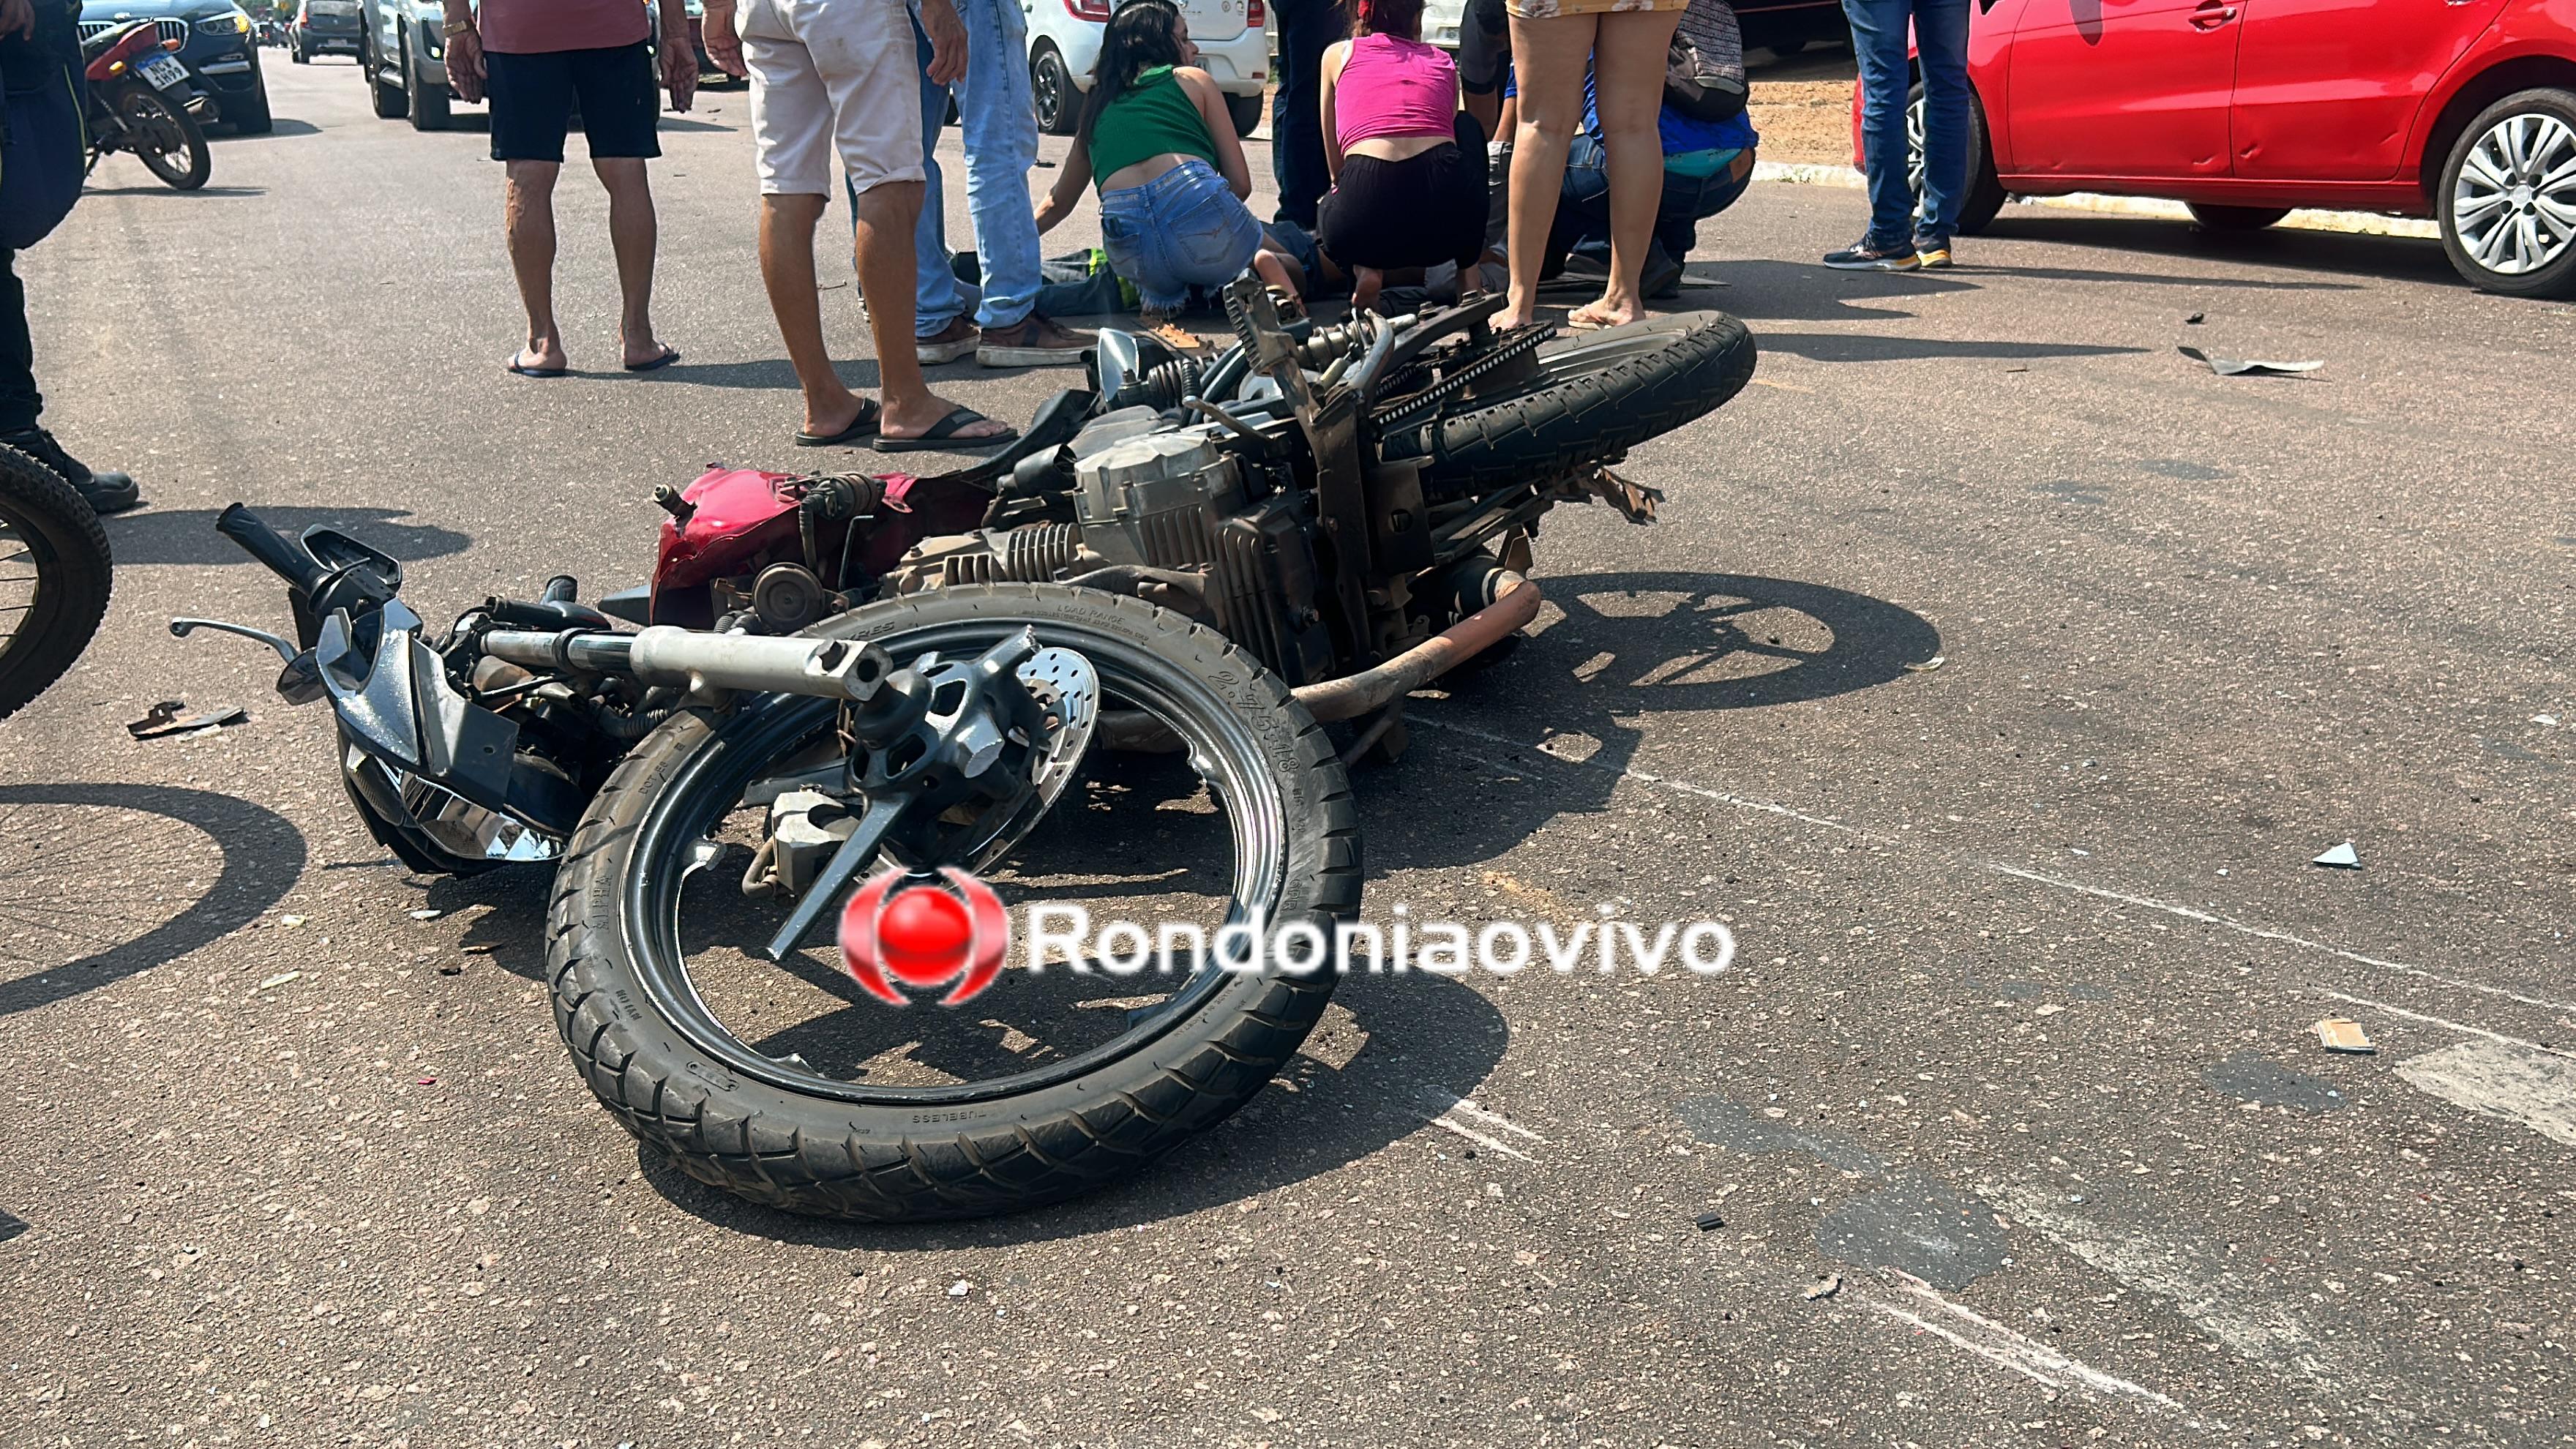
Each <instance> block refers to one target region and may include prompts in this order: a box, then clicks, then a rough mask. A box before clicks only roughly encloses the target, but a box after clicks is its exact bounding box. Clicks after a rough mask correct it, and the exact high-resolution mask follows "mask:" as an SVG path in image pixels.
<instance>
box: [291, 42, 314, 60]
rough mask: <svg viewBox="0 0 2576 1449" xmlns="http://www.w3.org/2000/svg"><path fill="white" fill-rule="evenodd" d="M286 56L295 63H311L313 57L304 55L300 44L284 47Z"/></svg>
mask: <svg viewBox="0 0 2576 1449" xmlns="http://www.w3.org/2000/svg"><path fill="white" fill-rule="evenodd" d="M286 58H287V59H288V60H290V61H293V62H294V63H295V64H297V65H311V64H312V63H313V57H311V56H309V55H306V54H305V53H304V47H303V46H300V45H290V46H288V47H287V48H286Z"/></svg>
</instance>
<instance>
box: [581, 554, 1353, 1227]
mask: <svg viewBox="0 0 2576 1449" xmlns="http://www.w3.org/2000/svg"><path fill="white" fill-rule="evenodd" d="M1042 591H1044V592H1052V593H1055V594H1057V595H1064V594H1068V593H1075V594H1080V595H1082V596H1083V598H1082V604H1083V605H1085V606H1088V607H1092V608H1097V609H1104V610H1108V611H1110V613H1111V614H1112V615H1113V616H1114V617H1115V618H1116V619H1117V620H1118V621H1119V622H1120V623H1121V624H1123V625H1124V626H1125V629H1124V632H1126V633H1129V634H1131V635H1132V634H1134V633H1136V632H1138V631H1140V630H1150V631H1151V632H1152V633H1153V634H1154V635H1155V636H1156V637H1157V640H1158V642H1159V643H1161V644H1163V645H1164V646H1165V647H1172V646H1178V648H1180V649H1182V650H1185V651H1186V652H1187V654H1188V655H1189V656H1190V657H1191V658H1192V660H1193V664H1194V666H1195V667H1196V668H1198V669H1200V670H1201V671H1202V672H1205V671H1209V670H1217V669H1222V670H1224V671H1227V672H1229V673H1231V674H1233V675H1234V676H1235V677H1236V678H1237V679H1238V680H1242V679H1249V680H1252V681H1256V682H1257V684H1258V686H1259V688H1260V690H1261V692H1262V695H1263V698H1264V700H1265V702H1266V705H1267V708H1265V709H1262V710H1257V711H1256V710H1250V709H1247V710H1246V711H1245V718H1246V720H1247V722H1249V723H1252V724H1254V725H1255V726H1256V727H1257V728H1258V729H1259V730H1261V731H1262V732H1263V733H1264V734H1265V736H1270V735H1272V732H1276V731H1284V732H1285V736H1286V738H1285V739H1284V740H1280V739H1277V738H1275V737H1273V738H1271V740H1270V743H1269V744H1268V745H1266V746H1265V748H1264V752H1265V754H1267V755H1269V756H1270V757H1271V758H1273V760H1274V761H1275V764H1276V767H1278V768H1282V769H1283V770H1284V769H1288V768H1293V769H1296V770H1299V771H1302V772H1304V775H1305V777H1306V778H1307V779H1309V780H1312V781H1314V782H1315V785H1316V788H1314V789H1311V790H1303V791H1301V790H1294V789H1290V790H1283V791H1282V795H1283V810H1284V811H1285V815H1284V819H1283V824H1284V825H1285V827H1286V833H1287V837H1288V843H1289V849H1290V863H1291V867H1292V868H1291V876H1292V880H1291V882H1290V887H1289V888H1290V890H1291V891H1292V893H1293V892H1295V891H1296V889H1297V883H1296V881H1295V879H1294V878H1293V877H1295V876H1296V875H1297V874H1298V872H1297V870H1296V869H1295V866H1296V862H1297V861H1298V860H1300V859H1306V860H1309V861H1311V862H1313V863H1314V869H1313V870H1312V871H1311V880H1310V883H1309V884H1308V885H1307V887H1306V889H1305V891H1304V892H1303V894H1302V903H1299V904H1297V905H1295V907H1294V909H1296V910H1298V911H1301V912H1304V913H1306V914H1308V915H1310V916H1316V917H1323V918H1326V919H1328V920H1334V921H1338V920H1349V919H1352V918H1354V917H1356V916H1357V914H1358V912H1359V902H1360V887H1361V879H1362V873H1361V865H1360V849H1359V815H1358V809H1357V805H1356V803H1355V801H1354V799H1353V797H1352V794H1351V790H1350V784H1349V779H1348V777H1347V776H1346V775H1345V774H1344V773H1343V771H1342V770H1341V767H1340V763H1339V761H1338V759H1337V758H1336V757H1335V754H1334V750H1333V746H1332V743H1331V741H1330V740H1329V739H1328V738H1327V737H1326V735H1325V733H1324V729H1323V726H1322V725H1320V724H1318V723H1317V722H1316V721H1315V720H1314V719H1313V718H1312V717H1311V716H1310V715H1308V714H1307V713H1306V712H1305V711H1304V710H1302V709H1300V708H1298V706H1297V705H1296V703H1295V702H1294V700H1292V699H1291V698H1290V697H1289V694H1288V689H1287V686H1286V685H1285V684H1284V683H1282V682H1281V681H1280V680H1279V679H1278V677H1277V676H1276V675H1273V674H1271V673H1269V672H1268V671H1267V670H1264V669H1263V668H1262V667H1261V666H1260V665H1259V663H1258V662H1257V661H1255V660H1254V659H1253V658H1252V657H1251V656H1250V655H1248V654H1246V653H1245V652H1244V651H1243V650H1242V649H1240V648H1238V647H1237V646H1235V645H1234V644H1233V643H1232V642H1230V641H1228V640H1227V639H1226V638H1225V637H1224V636H1223V635H1221V634H1219V633H1217V632H1216V631H1215V630H1212V629H1209V628H1207V627H1206V626H1204V625H1201V624H1198V623H1195V622H1192V621H1191V620H1189V619H1186V618H1184V617H1183V616H1181V615H1179V614H1176V613H1172V612H1170V611H1168V610H1164V609H1160V608H1157V607H1155V606H1153V605H1150V604H1147V603H1145V602H1143V601H1142V600H1138V599H1134V598H1129V597H1125V596H1122V595H1116V594H1110V593H1107V592H1104V591H1099V590H1089V589H1083V590H1068V589H1065V588H1063V587H1062V586H1054V585H1030V584H991V585H970V586H961V587H957V588H950V589H941V590H937V591H935V593H933V594H930V595H923V596H918V597H917V599H916V600H915V601H914V602H915V603H918V602H920V601H921V600H929V601H932V602H931V607H940V606H942V605H945V606H949V607H955V608H959V609H964V610H971V609H972V608H975V607H979V606H981V607H986V608H989V610H990V612H991V613H993V614H995V615H999V616H1004V617H1014V618H1016V617H1030V616H1033V615H1032V613H1031V610H1032V608H1033V606H1034V605H1035V603H1036V601H1037V599H1038V596H1039V595H1040V594H1041V592H1042ZM940 596H946V597H945V598H941V597H940ZM844 617H848V616H844ZM829 631H830V625H829V624H828V623H827V624H826V625H824V626H822V628H821V629H818V630H816V631H814V632H829ZM712 728H713V726H712V725H711V723H710V722H709V720H708V718H707V717H706V716H704V715H702V714H696V713H692V714H687V715H682V716H679V717H677V718H675V719H674V720H672V721H671V722H669V723H667V724H665V725H664V726H662V728H661V729H659V730H657V731H655V733H654V734H652V735H651V736H649V737H647V738H646V739H645V740H644V742H643V743H642V744H640V745H639V746H638V747H637V748H636V749H635V751H634V752H633V753H631V754H630V755H628V756H627V758H626V759H625V761H624V762H623V763H621V764H620V765H619V766H618V768H617V770H616V771H615V773H614V774H612V775H611V776H610V778H609V780H608V783H607V784H606V785H605V786H603V787H602V788H601V791H600V793H599V796H598V797H597V799H595V800H594V801H593V802H592V804H591V807H590V809H589V811H588V812H587V813H586V814H585V816H584V817H583V820H582V823H581V826H580V827H579V828H578V829H577V830H576V831H575V832H574V834H573V837H572V839H571V841H570V842H569V843H568V845H567V848H566V851H565V856H564V860H563V863H562V866H561V868H560V869H559V870H558V871H557V873H556V876H555V888H554V895H553V900H552V903H551V906H550V909H549V911H548V927H547V968H548V970H547V975H548V980H549V983H550V987H551V994H552V996H553V999H554V1006H555V1017H556V1024H557V1026H558V1028H559V1029H560V1031H561V1033H562V1035H563V1039H564V1044H565V1046H566V1047H567V1048H568V1049H569V1050H570V1052H571V1054H572V1058H573V1061H574V1064H575V1066H576V1067H577V1068H578V1069H579V1071H580V1073H581V1075H582V1077H583V1079H584V1080H585V1081H586V1082H587V1083H588V1085H589V1086H590V1088H591V1091H592V1092H593V1093H594V1094H595V1095H597V1096H598V1098H599V1100H600V1101H601V1103H602V1104H603V1105H605V1106H606V1107H607V1108H608V1109H609V1111H610V1112H611V1113H612V1114H614V1115H615V1116H616V1117H617V1118H618V1119H619V1120H620V1121H621V1122H623V1123H624V1124H625V1126H626V1127H627V1129H628V1130H629V1131H631V1132H633V1133H634V1134H635V1136H636V1137H637V1138H638V1139H640V1140H642V1141H643V1142H644V1143H645V1144H647V1146H648V1147H651V1148H656V1149H659V1150H660V1151H662V1152H665V1153H667V1154H669V1156H670V1158H671V1159H672V1161H673V1162H674V1163H675V1164H676V1165H677V1166H678V1167H679V1168H680V1170H681V1171H683V1172H685V1173H686V1174H687V1175H688V1176H690V1177H692V1178H694V1179H696V1180H698V1181H700V1182H703V1183H706V1184H708V1185H709V1186H712V1187H716V1188H720V1189H722V1190H724V1191H726V1192H730V1193H733V1194H735V1195H737V1196H739V1197H742V1198H745V1199H748V1200H750V1201H752V1202H755V1203H760V1204H763V1205H765V1206H769V1207H773V1208H778V1209H781V1210H784V1211H787V1212H792V1213H801V1214H807V1215H811V1216H819V1217H834V1218H846V1219H861V1220H870V1221H881V1222H920V1221H932V1220H939V1219H949V1218H964V1217H979V1216H984V1215H988V1214H992V1213H997V1212H1009V1211H1016V1210H1020V1209H1024V1208H1030V1207H1036V1206H1040V1205H1043V1204H1046V1203H1050V1202H1056V1201H1059V1200H1062V1199H1065V1198H1068V1197H1072V1196H1075V1195H1077V1194H1080V1193H1083V1192H1088V1191H1090V1190H1092V1189H1094V1188H1097V1187H1099V1186H1101V1185H1103V1184H1105V1183H1108V1182H1110V1181H1112V1180H1114V1179H1117V1178H1119V1177H1123V1176H1125V1175H1127V1174H1129V1173H1132V1172H1133V1171H1135V1170H1136V1169H1137V1168H1138V1167H1140V1166H1143V1165H1145V1164H1146V1163H1149V1162H1151V1161H1153V1160H1154V1159H1155V1158H1157V1157H1160V1156H1161V1155H1163V1154H1164V1153H1166V1152H1168V1151H1170V1150H1172V1149H1173V1148H1175V1147H1177V1146H1179V1145H1180V1144H1181V1143H1183V1142H1185V1141H1187V1140H1188V1139H1190V1138H1191V1137H1193V1136H1196V1135H1197V1134H1199V1133H1201V1132H1204V1131H1206V1130H1207V1129H1208V1128H1210V1127H1213V1126H1214V1125H1216V1124H1217V1123H1218V1122H1220V1121H1222V1120H1223V1119H1224V1118H1226V1117H1227V1116H1229V1115H1231V1114H1232V1113H1233V1112H1234V1111H1235V1110H1236V1109H1238V1108H1240V1107H1242V1106H1243V1105H1244V1104H1245V1103H1246V1102H1248V1101H1250V1100H1251V1099H1252V1098H1253V1097H1254V1096H1255V1095H1257V1094H1258V1093H1259V1092H1260V1091H1261V1090H1262V1088H1263V1087H1265V1086H1267V1085H1268V1084H1269V1082H1270V1080H1271V1078H1272V1077H1273V1076H1274V1075H1276V1074H1277V1072H1278V1071H1279V1069H1280V1068H1281V1067H1283V1066H1284V1065H1285V1064H1286V1063H1287V1061H1288V1059H1289V1058H1290V1056H1291V1055H1293V1054H1294V1053H1295V1052H1296V1050H1297V1048H1298V1046H1299V1044H1301V1043H1302V1042H1303V1041H1304V1040H1305V1038H1306V1034H1307V1033H1308V1032H1309V1031H1311V1030H1312V1029H1313V1027H1314V1024H1315V1022H1316V1020H1317V1019H1318V1018H1319V1017H1320V1016H1321V1015H1322V1013H1323V1009H1324V1005H1325V1002H1326V999H1327V998H1328V997H1329V996H1330V995H1331V993H1332V989H1333V985H1334V979H1333V977H1332V976H1331V975H1330V974H1329V973H1319V974H1318V975H1317V976H1314V977H1307V978H1299V977H1291V976H1270V977H1247V978H1245V981H1246V983H1247V985H1246V986H1245V987H1244V988H1243V993H1242V995H1240V996H1238V997H1235V998H1233V999H1232V1001H1231V1002H1230V1001H1228V999H1226V998H1219V1000H1218V1001H1216V1002H1212V1003H1210V1005H1209V1006H1208V1007H1205V1008H1202V1009H1201V1012H1200V1014H1199V1016H1198V1018H1197V1019H1195V1020H1193V1021H1190V1022H1187V1023H1184V1024H1182V1025H1181V1026H1179V1027H1177V1028H1175V1032H1176V1033H1188V1034H1191V1035H1192V1036H1193V1037H1194V1038H1195V1039H1196V1040H1195V1045H1194V1046H1192V1047H1191V1048H1189V1049H1188V1050H1187V1051H1186V1053H1185V1054H1184V1055H1183V1056H1182V1057H1180V1058H1179V1059H1178V1060H1177V1061H1176V1062H1175V1063H1174V1064H1172V1065H1167V1066H1166V1067H1164V1068H1162V1069H1161V1070H1160V1071H1159V1072H1157V1073H1155V1074H1153V1075H1152V1076H1150V1077H1145V1076H1143V1075H1142V1074H1140V1073H1135V1072H1134V1071H1133V1069H1132V1068H1131V1069H1130V1074H1131V1075H1134V1076H1136V1077H1137V1078H1138V1079H1137V1080H1135V1081H1133V1082H1132V1083H1130V1084H1128V1085H1126V1086H1124V1087H1123V1088H1121V1089H1119V1090H1115V1091H1106V1090H1104V1091H1099V1092H1090V1091H1089V1090H1088V1089H1089V1087H1090V1086H1091V1085H1092V1084H1093V1083H1095V1082H1096V1081H1097V1080H1098V1079H1099V1078H1100V1077H1102V1076H1104V1075H1107V1074H1109V1073H1112V1072H1115V1071H1117V1070H1118V1068H1119V1067H1120V1066H1122V1065H1125V1063H1124V1061H1123V1060H1122V1061H1121V1062H1113V1063H1111V1064H1108V1065H1107V1066H1104V1067H1103V1068H1102V1069H1100V1071H1098V1072H1095V1073H1093V1074H1092V1075H1091V1076H1087V1077H1084V1078H1079V1079H1076V1080H1075V1081H1074V1082H1071V1083H1064V1084H1059V1085H1057V1086H1053V1087H1048V1088H1041V1089H1039V1090H1038V1091H1037V1092H1035V1093H1032V1094H1030V1095H1031V1096H1032V1097H1033V1098H1036V1099H1039V1100H1040V1101H1043V1100H1045V1099H1048V1098H1051V1097H1059V1096H1063V1095H1067V1094H1071V1095H1083V1096H1087V1098H1088V1100H1086V1101H1084V1102H1082V1103H1081V1104H1079V1105H1077V1106H1072V1107H1058V1108H1054V1109H1052V1110H1048V1109H1041V1108H1039V1107H1038V1106H1037V1105H1036V1103H1035V1102H1032V1103H1030V1104H1029V1106H1027V1107H1026V1108H1023V1109H1021V1110H1019V1111H1017V1112H1000V1113H991V1114H987V1117H988V1120H986V1121H984V1122H981V1123H978V1124H974V1125H970V1126H968V1127H965V1128H963V1129H960V1130H956V1131H953V1132H951V1131H942V1130H939V1129H937V1128H932V1129H929V1130H923V1129H921V1128H919V1127H917V1126H912V1125H910V1124H908V1123H904V1120H903V1119H906V1118H908V1117H912V1116H914V1115H916V1114H915V1113H913V1112H911V1111H910V1110H909V1109H906V1108H903V1107H890V1106H869V1105H861V1104H855V1103H849V1102H842V1101H837V1100H831V1099H825V1098H820V1097H814V1096H801V1095H798V1094H795V1093H791V1092H787V1091H785V1090H783V1089H780V1088H776V1087H772V1086H769V1085H768V1084H764V1083H749V1084H743V1083H740V1082H735V1081H720V1082H718V1083H717V1084H715V1085H712V1086H711V1085H710V1083H709V1081H708V1080H707V1077H706V1072H707V1070H708V1069H707V1067H706V1066H705V1065H703V1064H702V1061H701V1059H700V1058H698V1056H697V1054H696V1053H695V1052H694V1051H692V1050H691V1049H689V1048H688V1047H687V1046H685V1044H682V1043H680V1042H678V1041H676V1040H673V1037H675V1036H676V1033H673V1032H671V1031H670V1030H669V1028H668V1027H667V1024H665V1023H663V1022H662V1021H661V1019H660V1018H659V1016H658V1015H654V1014H651V1013H650V1012H649V1011H648V1010H645V1009H644V1008H643V1007H642V1003H641V993H640V992H634V991H630V990H629V988H628V986H627V984H626V983H628V982H630V981H631V980H632V979H633V978H632V976H631V974H630V973H629V972H628V971H627V970H626V969H625V966H624V962H623V961H622V960H621V959H617V958H618V957H619V955H620V953H622V952H624V951H625V950H626V949H627V948H626V946H625V943H624V941H623V939H622V935H621V931H620V926H621V916H622V910H623V902H624V898H625V896H624V891H623V889H622V880H623V875H622V873H623V871H624V870H625V869H626V866H627V862H628V860H629V858H630V857H629V851H631V850H632V849H633V848H635V846H636V843H637V837H638V835H639V833H640V830H641V828H642V821H643V819H644V813H645V810H646V808H647V806H648V803H649V801H650V798H651V797H652V796H653V795H654V794H655V793H656V791H657V790H658V789H659V787H660V786H662V785H663V784H665V783H666V782H667V781H668V779H669V778H670V776H671V775H672V774H673V773H674V772H675V770H676V768H677V766H678V765H679V763H680V762H681V761H682V760H683V759H685V758H686V756H687V754H688V753H689V752H690V751H692V750H694V749H696V748H698V746H699V745H700V744H701V743H702V742H703V741H704V739H705V738H706V737H707V735H708V733H709V731H710V730H711V729H712ZM1283 745H1284V748H1282V746H1283ZM1283 756H1284V758H1282V757H1283ZM1300 801H1302V802H1303V808H1302V810H1301V809H1300V806H1299V803H1297V802H1300ZM1297 899H1298V897H1296V896H1294V895H1292V900H1297ZM1288 910H1289V908H1288V907H1283V909H1282V918H1283V919H1284V918H1285V917H1286V916H1287V914H1288ZM1256 988H1257V995H1256V994H1255V993H1256ZM1234 1003H1241V1004H1239V1005H1238V1004H1234ZM716 1071H717V1073H718V1074H719V1075H720V1076H721V1075H723V1074H722V1069H720V1068H719V1069H716ZM742 1085H748V1086H749V1087H750V1088H751V1089H753V1090H752V1091H750V1092H747V1093H745V1094H744V1095H746V1096H753V1095H756V1096H760V1097H762V1098H763V1099H764V1101H765V1102H767V1103H768V1105H767V1106H764V1107H759V1108H751V1107H746V1106H740V1105H736V1106H728V1105H727V1103H726V1100H725V1099H726V1098H727V1097H729V1096H732V1095H733V1092H732V1091H731V1088H733V1087H735V1086H742ZM1103 1085H1104V1086H1105V1085H1106V1084H1103ZM1001 1116H1007V1117H1008V1118H1009V1120H1007V1121H996V1120H989V1119H990V1118H994V1117H1001ZM895 1124H902V1125H901V1126H900V1130H898V1129H897V1127H896V1125H895Z"/></svg>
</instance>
